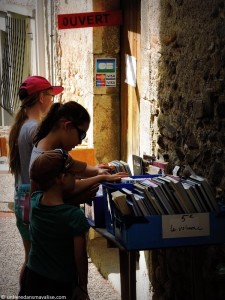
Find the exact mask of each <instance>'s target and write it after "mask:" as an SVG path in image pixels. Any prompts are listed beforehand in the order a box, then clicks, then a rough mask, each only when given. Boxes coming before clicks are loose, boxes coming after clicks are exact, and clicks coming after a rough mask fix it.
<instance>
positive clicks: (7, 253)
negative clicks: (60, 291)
mask: <svg viewBox="0 0 225 300" xmlns="http://www.w3.org/2000/svg"><path fill="white" fill-rule="evenodd" d="M12 199H13V177H12V176H11V175H10V174H7V173H6V172H4V167H3V165H2V164H0V238H1V242H0V297H1V295H7V296H13V295H17V294H18V278H19V270H20V267H21V264H22V262H23V259H24V254H23V246H22V240H21V238H20V235H19V233H18V230H17V228H16V223H15V215H14V213H13V212H12V210H11V208H12V204H13V203H12ZM88 290H89V296H90V299H91V300H95V299H98V300H119V299H120V296H119V294H118V293H117V292H116V291H115V290H114V289H113V287H112V286H111V284H110V283H109V281H107V280H106V279H104V278H103V277H102V276H101V274H100V273H99V272H98V270H97V269H96V267H95V265H94V264H93V263H92V262H91V261H89V285H88ZM2 299H4V298H2Z"/></svg>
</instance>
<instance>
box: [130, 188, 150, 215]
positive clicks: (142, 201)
mask: <svg viewBox="0 0 225 300" xmlns="http://www.w3.org/2000/svg"><path fill="white" fill-rule="evenodd" d="M133 195H134V199H135V201H136V202H137V205H138V206H139V208H140V210H141V212H142V214H143V216H150V215H151V212H150V211H149V209H148V207H147V206H146V204H145V196H141V195H138V194H135V193H133Z"/></svg>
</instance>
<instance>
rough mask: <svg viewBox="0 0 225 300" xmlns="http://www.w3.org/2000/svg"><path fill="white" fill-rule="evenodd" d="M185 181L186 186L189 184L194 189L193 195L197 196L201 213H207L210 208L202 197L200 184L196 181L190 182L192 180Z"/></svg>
mask: <svg viewBox="0 0 225 300" xmlns="http://www.w3.org/2000/svg"><path fill="white" fill-rule="evenodd" d="M184 181H185V183H186V184H188V185H190V186H191V187H192V191H193V194H194V195H195V196H196V200H197V202H198V204H199V206H200V207H201V211H202V212H207V211H208V208H207V206H206V204H205V201H204V200H203V195H202V192H201V190H200V185H199V184H198V183H196V182H195V181H193V180H190V179H185V180H184Z"/></svg>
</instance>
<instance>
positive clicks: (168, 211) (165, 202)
mask: <svg viewBox="0 0 225 300" xmlns="http://www.w3.org/2000/svg"><path fill="white" fill-rule="evenodd" d="M141 184H143V185H146V186H147V187H151V188H152V190H153V191H154V193H155V195H156V197H157V200H158V201H159V202H160V203H161V206H163V208H164V213H165V214H174V210H173V208H172V207H171V205H170V203H169V202H168V199H167V198H166V197H165V194H164V192H163V190H162V187H161V186H160V184H157V183H155V182H154V181H153V180H152V179H145V180H143V181H142V182H141Z"/></svg>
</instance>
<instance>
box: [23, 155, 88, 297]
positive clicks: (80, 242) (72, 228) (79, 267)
mask: <svg viewBox="0 0 225 300" xmlns="http://www.w3.org/2000/svg"><path fill="white" fill-rule="evenodd" d="M75 175H76V163H75V162H74V160H73V159H72V158H71V157H70V156H69V155H68V154H67V152H66V151H64V150H62V149H56V150H51V151H45V152H43V153H42V154H41V155H40V156H39V157H38V158H37V159H36V160H34V162H33V164H32V166H31V170H30V178H31V181H34V182H35V184H36V185H37V186H38V187H39V189H40V190H38V191H36V192H34V193H33V194H32V196H31V216H30V232H31V251H30V254H29V259H28V263H27V266H26V269H25V273H24V276H23V279H22V286H21V290H20V293H19V296H25V295H26V296H46V295H49V296H66V299H67V300H68V299H77V300H78V299H79V300H85V299H89V296H88V292H87V283H88V260H87V252H86V233H87V231H88V229H89V224H88V222H87V220H86V218H85V215H84V213H83V211H82V210H81V209H80V208H78V207H76V206H73V205H70V204H66V203H64V201H63V199H65V198H66V197H67V196H68V195H69V194H70V193H71V192H72V191H73V190H74V186H75V180H74V176H75Z"/></svg>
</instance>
